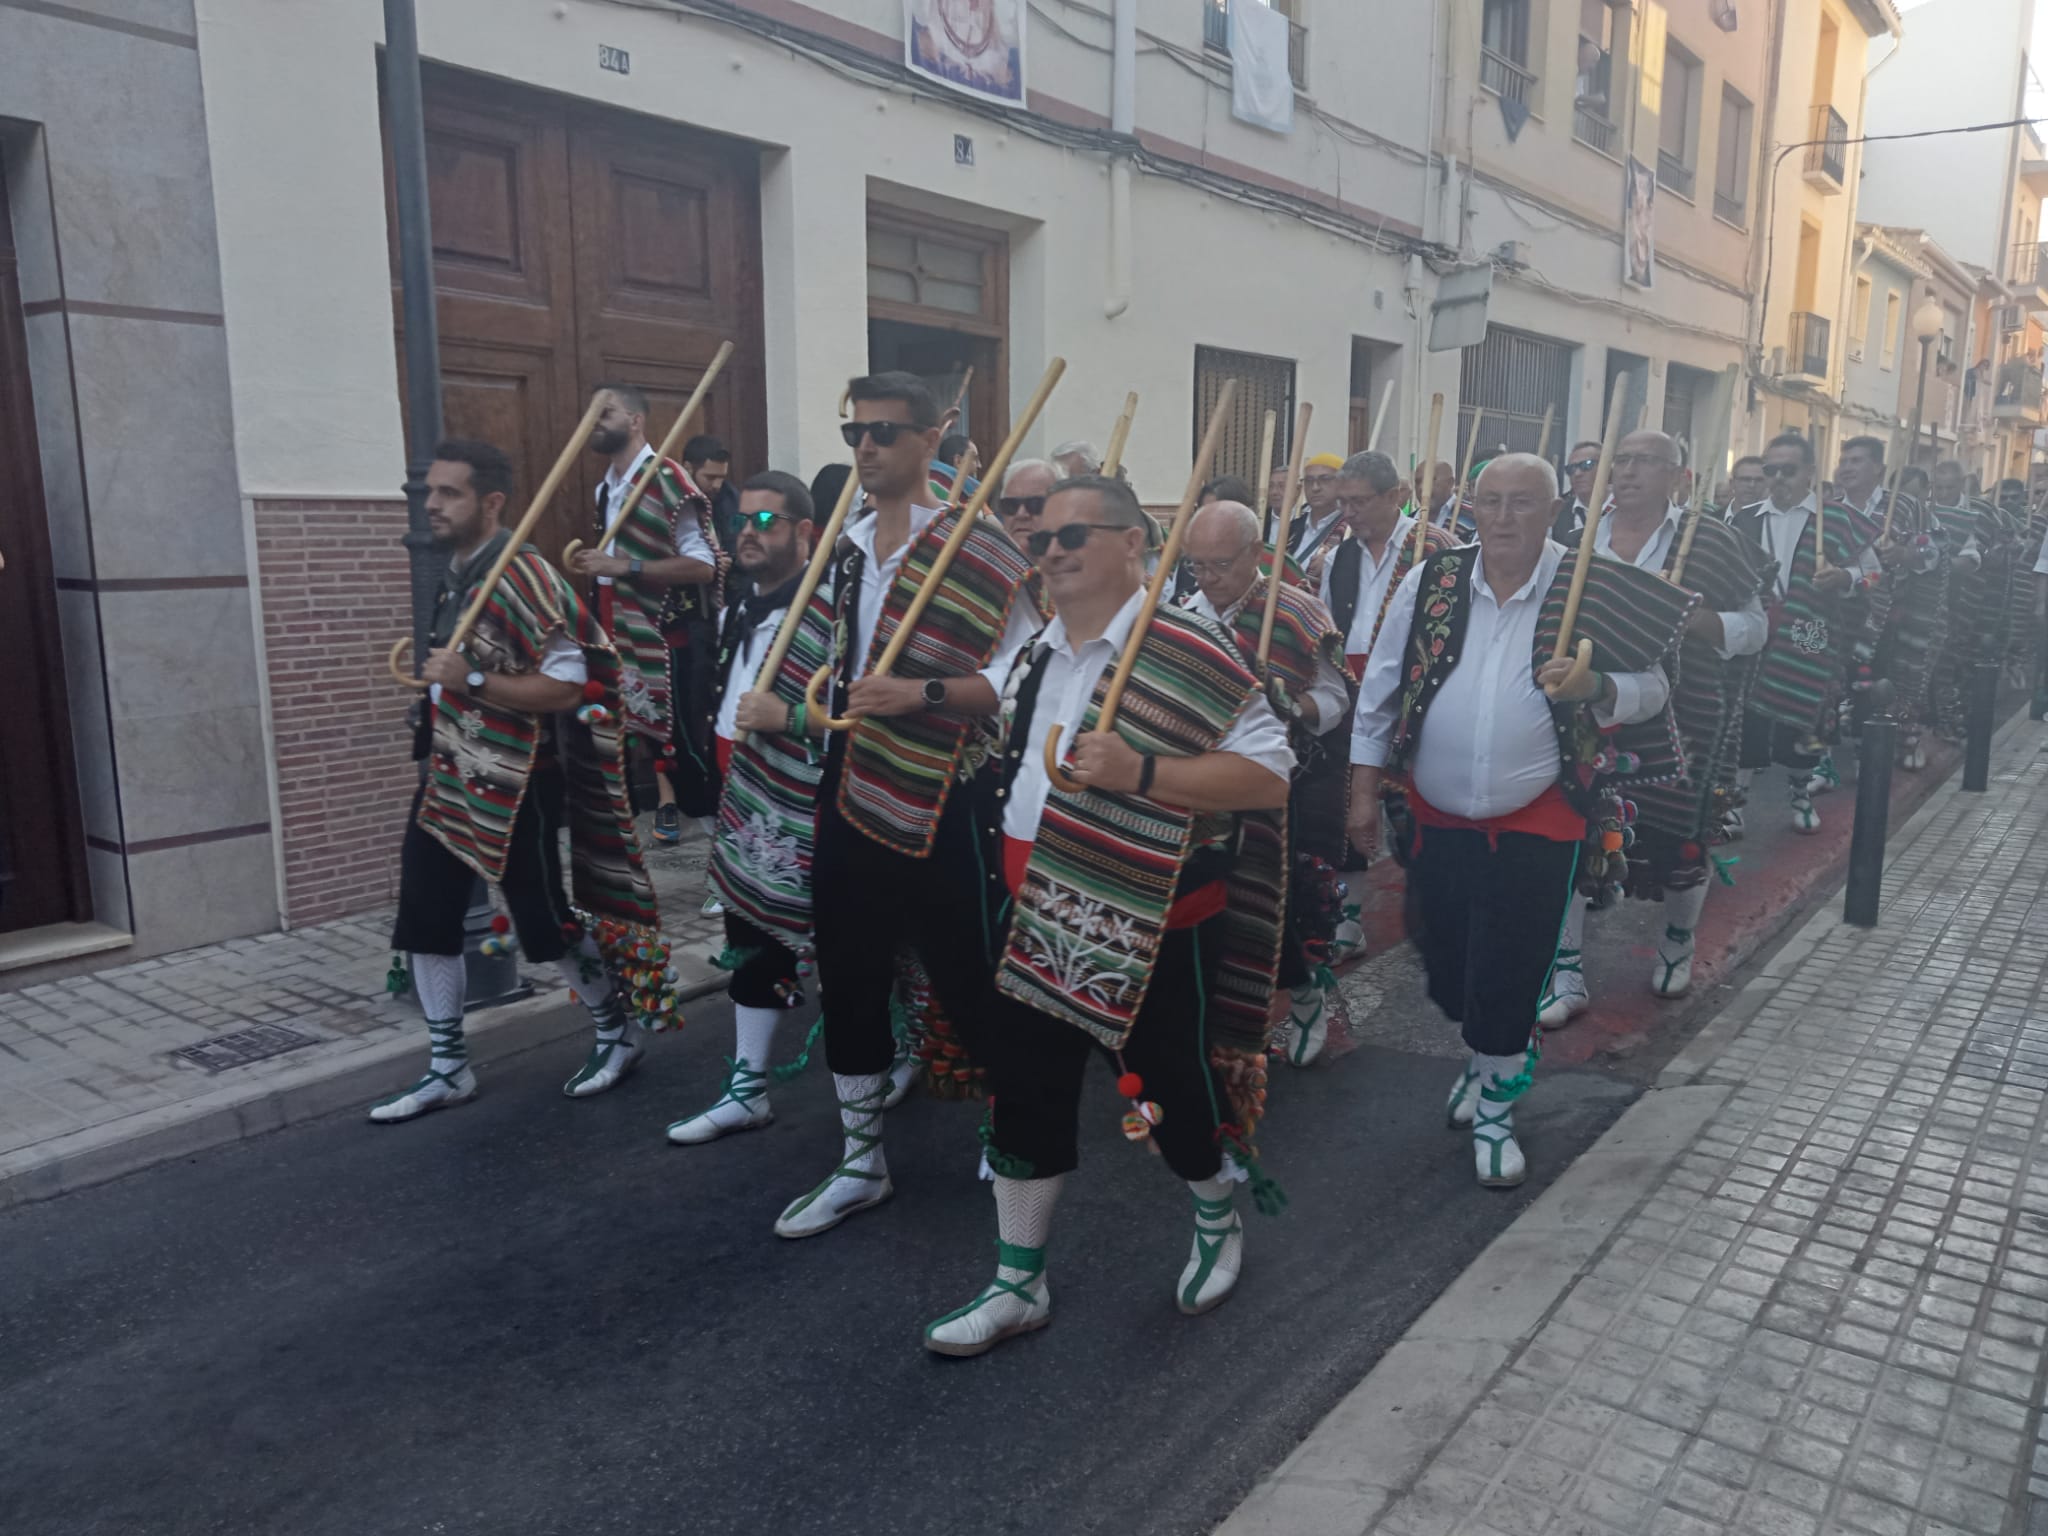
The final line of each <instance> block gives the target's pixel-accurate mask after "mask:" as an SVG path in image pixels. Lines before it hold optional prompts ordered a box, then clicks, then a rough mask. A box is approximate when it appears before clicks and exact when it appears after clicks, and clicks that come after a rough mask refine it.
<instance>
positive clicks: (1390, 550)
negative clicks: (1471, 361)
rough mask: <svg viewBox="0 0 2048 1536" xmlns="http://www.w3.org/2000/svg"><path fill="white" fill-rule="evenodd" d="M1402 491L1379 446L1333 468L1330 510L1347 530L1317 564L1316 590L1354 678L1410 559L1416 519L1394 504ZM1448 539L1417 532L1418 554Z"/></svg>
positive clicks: (1437, 532) (1440, 532) (1361, 671)
mask: <svg viewBox="0 0 2048 1536" xmlns="http://www.w3.org/2000/svg"><path fill="white" fill-rule="evenodd" d="M1406 493H1407V487H1406V486H1405V485H1403V484H1402V481H1401V472H1400V470H1398V469H1396V468H1395V467H1394V461H1393V460H1392V459H1390V458H1388V457H1387V456H1386V455H1385V454H1384V453H1376V452H1373V451H1371V450H1370V449H1368V450H1367V451H1366V452H1364V453H1354V454H1353V455H1351V457H1350V458H1348V459H1346V460H1345V461H1344V467H1343V468H1342V469H1341V470H1340V471H1338V475H1337V510H1338V512H1339V513H1340V514H1341V515H1342V516H1343V518H1344V525H1345V531H1346V532H1347V533H1348V534H1349V535H1350V536H1349V537H1348V538H1346V539H1345V540H1344V542H1343V543H1341V544H1339V545H1338V546H1337V551H1336V553H1335V554H1333V555H1332V556H1331V557H1330V560H1329V563H1328V564H1327V565H1326V566H1325V567H1324V568H1323V581H1322V593H1323V605H1324V606H1325V607H1326V608H1328V609H1329V610H1330V616H1331V617H1332V618H1333V619H1335V620H1336V623H1337V627H1338V629H1339V630H1341V631H1342V632H1343V634H1344V660H1345V664H1346V665H1347V666H1348V667H1349V668H1350V670H1351V675H1352V676H1353V677H1354V678H1358V677H1363V676H1364V675H1365V658H1366V657H1367V656H1368V655H1369V654H1371V652H1372V646H1373V641H1374V639H1375V638H1376V637H1377V636H1378V635H1379V632H1380V623H1381V621H1382V620H1384V619H1385V618H1386V616H1387V604H1388V601H1389V600H1390V599H1391V598H1392V597H1393V595H1394V589H1395V588H1396V587H1397V586H1399V585H1400V583H1401V578H1402V577H1403V576H1405V575H1407V574H1408V569H1409V567H1410V566H1411V565H1412V564H1413V563H1414V560H1415V519H1414V518H1412V517H1409V516H1407V515H1406V514H1405V513H1403V511H1402V510H1401V506H1402V503H1403V502H1404V501H1405V500H1406V499H1407V494H1406ZM1455 542H1456V540H1455V539H1453V538H1452V537H1451V535H1450V533H1449V532H1448V531H1447V530H1445V529H1442V528H1438V527H1435V526H1431V527H1429V528H1427V529H1425V530H1424V531H1423V544H1424V551H1423V552H1424V554H1425V555H1431V554H1435V553H1436V552H1437V551H1438V550H1442V549H1449V548H1450V547H1451V545H1452V544H1454V543H1455Z"/></svg>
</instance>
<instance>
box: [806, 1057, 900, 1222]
mask: <svg viewBox="0 0 2048 1536" xmlns="http://www.w3.org/2000/svg"><path fill="white" fill-rule="evenodd" d="M888 1093H889V1090H888V1088H887V1087H886V1086H884V1087H881V1088H878V1089H876V1090H875V1091H874V1092H873V1093H866V1094H862V1095H861V1096H860V1097H859V1098H855V1099H841V1100H840V1101H839V1112H840V1119H839V1124H840V1129H841V1131H842V1132H843V1133H844V1135H845V1137H846V1139H847V1140H848V1141H849V1142H851V1143H852V1144H853V1150H852V1151H851V1152H849V1153H847V1154H846V1156H844V1157H842V1158H841V1159H840V1160H839V1166H838V1167H837V1168H834V1169H833V1170H832V1171H831V1172H830V1173H828V1174H826V1175H825V1178H824V1180H823V1182H821V1183H820V1184H819V1185H818V1187H817V1188H816V1189H814V1190H812V1191H811V1192H810V1193H809V1194H808V1195H805V1196H804V1197H803V1198H802V1199H801V1200H799V1201H797V1202H796V1204H794V1205H792V1206H791V1207H790V1208H789V1209H788V1210H787V1211H785V1212H783V1215H784V1217H785V1218H787V1217H790V1216H794V1215H795V1214H796V1213H797V1212H799V1211H805V1210H809V1209H810V1207H811V1203H812V1202H813V1201H815V1200H816V1199H817V1198H818V1197H819V1196H820V1195H822V1194H824V1193H825V1191H826V1190H828V1189H830V1188H831V1187H832V1186H833V1184H834V1183H836V1182H837V1181H838V1180H840V1179H863V1180H865V1181H867V1182H868V1183H870V1184H878V1183H880V1182H881V1181H882V1178H883V1175H881V1174H879V1173H875V1172H872V1171H870V1170H869V1169H865V1168H856V1167H854V1166H853V1164H854V1160H855V1159H856V1158H862V1157H866V1156H867V1155H868V1154H869V1153H870V1152H872V1151H874V1150H875V1148H877V1147H879V1146H880V1145H881V1144H882V1133H881V1132H880V1131H879V1130H877V1129H875V1127H876V1126H877V1125H879V1124H880V1123H881V1119H882V1100H883V1099H885V1098H887V1097H888ZM849 1114H854V1115H866V1116H867V1118H866V1119H865V1120H862V1121H858V1122H855V1123H849V1122H848V1121H847V1118H846V1117H847V1115H849Z"/></svg>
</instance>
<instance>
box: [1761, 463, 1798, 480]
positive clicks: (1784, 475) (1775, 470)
mask: <svg viewBox="0 0 2048 1536" xmlns="http://www.w3.org/2000/svg"><path fill="white" fill-rule="evenodd" d="M1805 472H1806V466H1805V465H1804V464H1766V465H1765V466H1764V468H1763V473H1764V476H1765V478H1767V479H1771V480H1790V479H1791V478H1792V477H1793V476H1794V475H1800V474H1804V473H1805Z"/></svg>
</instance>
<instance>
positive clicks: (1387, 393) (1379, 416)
mask: <svg viewBox="0 0 2048 1536" xmlns="http://www.w3.org/2000/svg"><path fill="white" fill-rule="evenodd" d="M1393 403H1394V381H1393V380H1392V379H1389V380H1387V387H1386V388H1385V389H1383V390H1381V391H1380V408H1379V409H1378V410H1376V411H1374V412H1373V413H1372V436H1370V437H1368V438H1367V439H1366V440H1365V446H1366V447H1368V448H1378V447H1379V445H1380V428H1381V427H1383V426H1385V425H1386V424H1387V407H1388V406H1390V405H1392V404H1393Z"/></svg>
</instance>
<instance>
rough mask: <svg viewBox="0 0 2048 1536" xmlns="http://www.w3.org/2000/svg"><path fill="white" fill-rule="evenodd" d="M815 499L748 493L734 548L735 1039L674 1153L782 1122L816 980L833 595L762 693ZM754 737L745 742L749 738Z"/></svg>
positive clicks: (723, 672)
mask: <svg viewBox="0 0 2048 1536" xmlns="http://www.w3.org/2000/svg"><path fill="white" fill-rule="evenodd" d="M814 515H815V514H814V509H813V507H812V504H811V493H810V492H809V491H808V490H807V489H805V487H804V483H803V482H802V481H801V480H799V479H797V478H796V477H795V476H794V475H786V474H783V473H781V472H780V471H778V470H768V471H765V472H764V473H762V474H758V475H756V476H754V478H753V479H751V480H749V481H748V482H747V484H746V489H745V490H744V491H742V492H741V493H740V498H739V516H738V520H737V523H736V526H735V533H734V539H733V546H734V547H733V563H734V565H735V567H736V568H737V572H738V576H737V579H736V581H735V585H736V586H743V590H742V591H740V592H739V593H738V594H737V595H736V596H735V597H734V599H733V602H732V605H731V607H730V608H728V609H727V610H726V615H725V623H724V625H723V626H722V627H721V630H720V634H719V647H718V685H719V695H718V696H719V705H718V718H717V722H716V726H715V735H716V742H717V747H716V750H717V753H718V770H719V777H720V780H721V782H722V783H723V784H724V786H725V787H724V790H723V792H722V794H721V796H720V798H719V805H718V821H717V827H716V830H715V832H714V833H713V837H712V844H711V882H712V887H713V889H714V890H715V891H716V892H717V893H718V895H719V897H720V899H721V902H722V904H723V906H724V908H725V947H726V957H727V959H726V963H727V964H729V965H730V966H731V969H732V978H731V980H729V981H728V982H727V983H726V988H725V990H726V995H727V996H728V997H730V998H731V999H732V1005H733V1032H734V1036H735V1042H734V1046H733V1053H732V1056H731V1057H730V1058H729V1060H728V1062H727V1070H726V1076H725V1084H724V1086H723V1088H722V1089H721V1090H720V1092H719V1096H718V1098H717V1100H716V1101H715V1102H714V1103H713V1104H712V1105H711V1107H710V1108H709V1109H706V1110H704V1111H703V1112H702V1113H700V1114H696V1115H692V1116H690V1117H688V1118H687V1119H683V1120H678V1121H677V1122H676V1123H675V1124H673V1125H671V1126H670V1127H669V1128H668V1139H669V1140H670V1141H672V1142H674V1143H676V1144H677V1145H678V1146H686V1145H695V1144H698V1143H701V1142H707V1141H715V1140H717V1139H718V1138H719V1137H720V1136H724V1135H726V1134H727V1133H729V1132H732V1131H751V1130H754V1129H756V1128H758V1127H760V1126H764V1125H766V1124H768V1123H769V1122H770V1121H771V1120H773V1119H774V1118H775V1115H774V1112H773V1111H772V1110H771V1109H770V1108H769V1104H768V1063H769V1055H770V1052H771V1051H772V1050H773V1048H774V1045H775V1027H776V1025H777V1024H778V1023H780V1022H781V1019H782V1015H783V1014H784V1013H786V1012H787V1011H788V1010H790V1009H792V1008H797V1007H800V1006H802V1004H803V1000H804V988H803V977H805V976H806V975H808V974H809V972H810V969H811V967H810V960H809V955H810V951H811V857H812V850H813V847H814V845H815V840H816V820H817V801H818V781H819V780H820V779H821V778H822V777H823V776H824V767H825V750H824V747H825V744H824V741H823V737H824V733H825V728H824V726H823V725H821V724H820V723H819V722H817V721H816V720H813V719H810V718H809V717H808V711H807V710H806V708H805V705H804V685H805V683H807V682H809V681H810V676H811V673H812V671H813V670H814V669H816V668H817V667H819V666H821V665H822V664H823V663H824V660H825V657H826V656H827V655H828V654H829V653H830V651H831V646H832V625H831V622H830V618H829V615H830V613H831V611H832V599H833V594H832V591H831V588H830V587H829V586H828V585H826V584H824V583H823V582H821V583H820V587H819V593H820V601H818V602H816V603H814V604H812V605H811V606H810V607H808V608H807V609H806V611H805V615H804V620H803V622H802V623H801V624H800V625H799V626H798V629H797V633H796V636H795V638H794V639H793V640H792V642H791V644H790V647H789V652H788V654H787V656H786V657H785V658H784V660H783V663H782V665H781V667H779V668H778V669H777V672H776V675H775V676H774V677H773V678H771V679H769V680H768V686H767V687H766V688H765V689H761V688H759V687H758V686H757V683H758V679H759V678H760V674H761V668H762V666H763V665H765V664H766V662H767V659H768V653H769V651H770V650H771V649H772V648H773V646H774V644H775V637H776V635H777V634H778V633H779V632H780V630H781V628H782V624H783V620H784V618H785V617H786V616H787V614H788V612H789V605H790V603H791V602H792V601H793V600H794V599H795V597H796V592H797V588H798V587H799V586H801V585H802V583H803V574H804V567H805V564H806V563H807V562H808V561H809V559H810V556H811V547H812V539H813V537H814V534H815V528H814ZM743 735H744V736H745V738H746V739H745V740H744V741H741V740H740V739H739V738H740V737H742V736H743Z"/></svg>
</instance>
